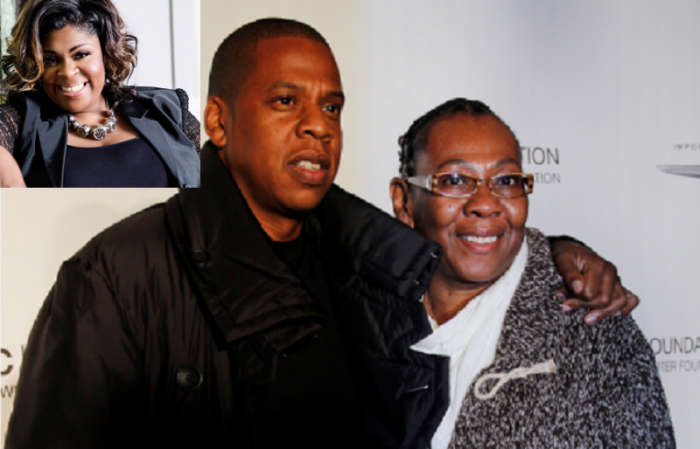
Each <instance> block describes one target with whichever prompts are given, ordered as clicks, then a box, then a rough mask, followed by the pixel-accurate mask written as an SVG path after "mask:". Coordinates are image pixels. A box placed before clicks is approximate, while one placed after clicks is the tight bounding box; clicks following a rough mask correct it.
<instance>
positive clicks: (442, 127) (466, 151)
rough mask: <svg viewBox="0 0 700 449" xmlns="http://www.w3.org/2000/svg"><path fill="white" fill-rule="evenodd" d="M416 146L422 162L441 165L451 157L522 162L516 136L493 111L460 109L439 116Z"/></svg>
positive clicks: (476, 161) (468, 160) (418, 160)
mask: <svg viewBox="0 0 700 449" xmlns="http://www.w3.org/2000/svg"><path fill="white" fill-rule="evenodd" d="M416 148H417V150H418V152H417V154H416V163H417V164H418V166H420V165H425V164H428V165H430V166H431V167H438V166H442V165H444V164H445V163H446V162H448V161H464V162H465V163H466V164H482V165H483V164H489V163H491V164H493V163H497V162H501V161H508V160H510V161H512V162H513V163H515V164H516V165H517V166H518V167H520V165H521V156H520V145H519V143H518V141H517V139H516V137H515V136H514V135H513V133H512V132H511V130H510V129H509V128H508V127H507V126H506V125H505V124H504V123H503V122H502V121H501V120H500V119H499V118H498V117H496V116H493V115H478V116H475V115H472V114H469V113H463V112H456V113H452V114H450V115H446V116H442V117H439V118H437V119H436V120H434V121H433V122H432V123H430V124H429V125H428V126H426V127H425V129H424V130H423V131H422V133H421V136H419V140H418V145H417V146H416ZM501 163H502V162H501Z"/></svg>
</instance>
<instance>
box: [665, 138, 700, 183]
mask: <svg viewBox="0 0 700 449" xmlns="http://www.w3.org/2000/svg"><path fill="white" fill-rule="evenodd" d="M673 151H674V152H677V153H696V154H698V155H700V143H674V144H673ZM656 167H657V168H658V169H659V170H661V171H662V172H665V173H668V174H671V175H678V176H689V177H691V178H700V165H657V166H656Z"/></svg>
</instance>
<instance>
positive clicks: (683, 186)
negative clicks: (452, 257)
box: [0, 0, 700, 449]
mask: <svg viewBox="0 0 700 449" xmlns="http://www.w3.org/2000/svg"><path fill="white" fill-rule="evenodd" d="M201 8H202V11H201V13H202V24H203V26H202V36H201V42H202V51H201V55H202V64H201V67H202V92H204V93H203V94H202V98H206V89H207V87H206V86H207V83H206V79H207V76H208V68H209V64H210V62H211V58H212V55H213V53H214V50H215V48H216V46H217V45H218V43H219V42H221V40H222V39H223V38H224V37H225V36H226V35H227V34H228V33H230V32H231V31H233V29H235V28H236V27H238V26H239V25H241V24H243V23H246V22H248V21H251V20H254V19H257V18H261V17H267V16H281V17H289V18H296V19H299V20H302V21H305V22H307V23H309V24H311V25H313V26H314V27H316V28H317V29H318V30H319V31H320V32H321V33H322V34H323V35H324V36H325V37H326V38H327V39H328V41H329V43H330V45H331V47H332V48H333V50H334V51H335V54H336V57H337V59H338V64H339V66H340V70H341V74H342V76H343V82H344V88H345V91H346V95H347V97H348V101H347V108H346V110H345V113H344V114H345V115H344V119H343V120H344V130H345V152H344V155H343V162H342V168H341V170H340V174H339V178H338V181H339V183H340V184H341V185H342V186H343V187H345V188H347V189H348V190H350V191H352V192H355V193H357V194H359V195H360V196H362V197H364V198H366V199H368V200H369V201H371V202H373V203H375V204H377V205H378V206H380V207H382V208H383V209H385V210H387V211H388V210H389V200H388V182H389V179H390V178H391V177H392V176H393V175H394V174H395V173H396V171H397V166H398V158H397V155H396V151H397V150H398V146H397V143H396V142H397V138H398V136H399V135H400V134H401V133H403V132H405V130H406V129H407V128H408V126H409V125H410V123H411V122H412V121H413V120H414V119H415V118H417V117H418V116H419V115H421V114H423V113H424V112H426V111H427V110H428V109H430V108H432V107H434V106H436V105H437V104H439V103H441V102H443V101H445V100H447V99H449V98H453V97H456V96H466V97H469V98H476V99H480V100H483V101H485V102H486V103H487V104H489V105H491V106H492V108H493V109H494V110H495V111H496V112H497V113H498V114H500V115H501V116H502V117H503V118H504V119H505V121H506V122H508V123H509V124H510V125H511V127H512V128H513V129H514V130H515V132H516V133H517V135H518V137H519V138H520V141H521V144H522V145H523V156H524V160H525V162H526V164H525V170H526V171H529V172H532V173H535V174H536V175H537V178H538V182H537V183H536V186H535V193H534V195H533V196H532V197H531V215H530V221H529V222H530V224H531V225H532V226H536V227H539V228H540V229H542V230H544V231H545V232H547V233H549V234H558V233H567V234H570V235H573V236H576V237H578V238H580V239H582V240H584V241H585V242H587V243H588V244H590V245H591V246H592V247H593V248H595V249H596V250H598V251H599V252H600V253H601V254H602V255H604V256H606V257H607V258H609V259H610V260H612V261H614V262H615V263H616V265H617V266H618V268H619V270H620V273H621V275H622V278H623V281H624V283H625V285H627V286H628V287H629V288H630V289H632V290H633V291H635V292H636V293H637V294H638V295H639V296H640V298H641V299H642V304H641V306H640V307H639V308H638V309H637V311H635V312H634V316H635V317H636V319H637V321H638V322H639V324H640V326H641V327H642V329H643V330H644V332H645V334H646V335H647V338H648V340H649V341H650V343H651V346H652V349H653V350H654V351H655V352H657V360H658V362H659V368H660V372H661V378H662V381H663V383H664V387H665V389H666V394H667V397H668V400H669V404H670V407H671V413H672V418H673V421H674V425H675V428H676V436H677V441H678V447H679V448H688V449H689V448H695V447H698V445H699V444H700V427H698V426H697V421H698V417H699V416H700V323H699V319H700V297H699V293H698V292H700V276H699V275H698V273H700V270H699V269H700V178H699V177H698V175H697V172H698V168H697V167H698V166H700V127H698V123H700V83H698V80H700V56H699V55H700V27H698V23H697V18H698V17H700V3H699V2H697V1H692V0H685V1H684V0H676V1H674V2H672V3H668V2H666V3H662V2H656V1H651V0H624V1H623V0H616V1H609V2H605V3H603V2H588V1H583V0H580V1H570V2H559V1H556V0H539V1H536V0H531V1H527V2H523V1H516V0H512V1H505V0H500V1H498V0H496V1H490V2H482V1H478V2H477V1H464V0H455V1H449V0H442V1H440V2H430V3H428V2H427V1H415V0H414V1H406V0H403V1H400V0H393V1H390V0H384V1H382V2H376V1H374V2H373V1H369V0H352V1H350V0H348V1H335V2H332V3H331V2H327V1H321V0H294V1H292V0H288V1H287V0H284V1H283V0H279V1H271V0H267V1H257V2H244V1H231V0H205V1H204V2H202V5H201ZM202 103H204V102H202ZM202 106H203V105H202ZM658 165H671V166H684V167H685V171H686V172H688V173H696V176H695V177H690V176H678V175H672V174H668V173H665V172H662V171H661V170H659V169H658V168H657V166H658ZM127 194H129V196H128V197H125V196H124V195H127ZM168 194H169V193H165V192H163V193H160V192H159V191H148V192H145V191H109V192H100V193H92V192H85V193H84V195H86V196H85V197H83V196H81V195H80V194H78V193H76V194H71V192H45V193H38V192H37V193H36V194H35V195H36V196H30V195H31V194H30V193H29V192H16V191H12V192H8V191H3V192H2V196H1V197H2V231H1V232H2V244H3V245H2V250H1V251H2V268H1V270H2V281H3V282H2V289H1V293H2V325H3V326H2V348H3V349H5V350H7V351H8V352H10V353H11V357H9V356H7V355H6V354H5V353H4V352H3V354H2V356H0V371H2V372H5V371H7V370H8V368H9V366H10V365H12V366H13V368H12V370H11V372H10V373H8V374H7V375H3V376H2V378H1V379H2V391H3V399H2V411H3V423H4V422H5V419H6V415H7V412H8V411H9V409H10V404H9V399H7V398H6V395H8V394H9V392H10V391H11V387H13V386H14V385H15V383H16V372H17V365H18V363H19V362H20V361H21V346H22V345H23V344H24V342H26V334H27V332H28V329H29V326H30V323H31V322H32V321H33V317H34V315H35V314H36V311H37V310H38V308H39V305H40V304H41V302H42V301H43V298H44V296H45V295H46V293H47V292H48V289H49V287H50V285H51V283H52V282H53V280H54V279H55V274H56V271H57V269H58V266H59V265H60V262H61V261H62V260H63V259H65V258H66V257H69V256H70V255H71V254H72V253H73V252H74V251H75V250H77V249H78V248H79V247H80V246H81V244H82V243H84V242H85V241H87V240H88V238H89V237H91V236H92V235H93V234H94V233H95V232H97V230H98V229H100V228H102V227H104V226H106V225H107V224H109V223H111V222H113V221H114V220H116V219H117V218H118V217H121V216H124V215H126V214H128V213H129V212H131V211H135V210H137V209H139V208H141V207H143V206H145V205H146V204H148V203H150V202H152V201H155V200H156V198H154V197H158V198H164V197H166V196H167V195H168ZM14 195H16V196H14ZM13 196H14V197H13Z"/></svg>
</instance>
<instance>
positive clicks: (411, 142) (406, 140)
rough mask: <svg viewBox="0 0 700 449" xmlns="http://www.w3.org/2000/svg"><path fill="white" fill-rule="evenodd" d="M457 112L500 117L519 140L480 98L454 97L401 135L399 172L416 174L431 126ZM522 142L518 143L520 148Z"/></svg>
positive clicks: (429, 112) (428, 113) (419, 119)
mask: <svg viewBox="0 0 700 449" xmlns="http://www.w3.org/2000/svg"><path fill="white" fill-rule="evenodd" d="M455 114H466V115H469V116H471V117H493V118H495V119H498V121H500V122H501V123H502V124H503V125H504V126H505V127H506V128H508V131H510V133H511V134H513V137H514V138H515V141H516V142H518V138H517V137H515V133H513V131H512V130H511V129H510V127H509V126H508V125H507V124H506V123H505V122H504V121H503V120H501V118H500V117H499V116H498V115H496V114H495V113H494V112H493V111H492V110H491V108H489V107H488V106H487V105H486V104H484V103H482V102H481V101H479V100H467V99H466V98H453V99H452V100H449V101H446V102H445V103H443V104H441V105H439V106H437V107H436V108H433V109H431V110H430V111H428V112H427V113H425V114H424V115H422V116H421V117H419V118H418V119H417V120H416V121H414V122H413V124H412V125H411V127H410V128H408V131H406V133H405V134H404V135H403V136H400V137H399V147H401V149H400V150H399V163H400V166H399V173H401V176H402V177H404V178H405V177H409V176H415V174H416V154H417V153H418V152H419V151H423V150H424V149H425V145H426V143H427V140H428V134H429V131H430V126H431V125H432V124H433V123H435V122H436V121H437V120H438V119H440V118H443V117H447V116H452V115H455ZM519 147H520V143H518V148H519Z"/></svg>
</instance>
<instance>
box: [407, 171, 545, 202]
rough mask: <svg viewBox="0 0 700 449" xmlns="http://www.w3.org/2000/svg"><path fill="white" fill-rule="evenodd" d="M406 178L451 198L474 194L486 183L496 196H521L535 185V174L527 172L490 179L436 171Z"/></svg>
mask: <svg viewBox="0 0 700 449" xmlns="http://www.w3.org/2000/svg"><path fill="white" fill-rule="evenodd" d="M405 179H406V181H408V182H409V183H410V184H413V185H414V186H418V187H421V188H423V189H425V190H427V191H429V192H432V193H434V194H436V195H442V196H446V197H449V198H466V197H468V196H470V195H473V194H474V193H475V192H476V189H477V187H479V185H480V184H486V185H487V186H488V187H489V189H491V194H492V195H493V196H495V197H498V198H507V199H512V198H520V197H521V196H525V195H529V194H531V193H532V187H533V185H534V178H533V176H532V175H529V174H526V173H506V174H503V175H498V176H494V177H492V178H489V179H480V178H477V177H476V176H471V175H465V174H463V173H435V174H432V175H425V176H411V177H410V178H405Z"/></svg>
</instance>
